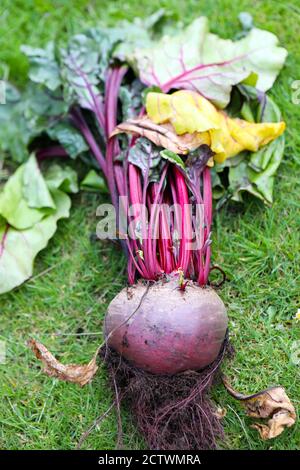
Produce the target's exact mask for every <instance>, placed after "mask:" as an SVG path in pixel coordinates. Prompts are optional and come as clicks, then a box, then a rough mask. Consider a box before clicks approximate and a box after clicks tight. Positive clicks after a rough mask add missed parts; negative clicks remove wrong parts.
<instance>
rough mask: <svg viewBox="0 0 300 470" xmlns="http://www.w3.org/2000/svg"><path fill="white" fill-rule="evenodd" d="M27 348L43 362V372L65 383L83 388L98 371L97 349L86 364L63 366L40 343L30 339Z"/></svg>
mask: <svg viewBox="0 0 300 470" xmlns="http://www.w3.org/2000/svg"><path fill="white" fill-rule="evenodd" d="M28 346H29V347H30V348H31V349H32V351H33V352H34V354H35V356H36V357H37V359H40V360H41V361H42V362H43V364H44V372H45V373H46V374H47V375H49V376H50V377H56V378H58V379H60V380H64V381H66V382H72V383H76V384H78V385H80V386H81V387H83V386H84V385H86V384H87V383H88V382H90V381H91V380H92V378H93V377H94V375H95V374H96V372H97V370H98V366H97V356H98V352H99V350H98V349H97V351H96V353H95V354H94V356H93V358H92V359H91V361H90V362H89V363H88V364H85V365H78V364H67V365H64V364H61V363H60V362H59V361H58V360H57V359H56V358H55V357H54V356H53V354H51V352H50V351H48V349H47V348H46V347H45V346H44V345H43V344H42V343H39V342H38V341H35V340H34V339H30V340H29V341H28Z"/></svg>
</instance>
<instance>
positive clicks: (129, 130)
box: [110, 116, 207, 155]
mask: <svg viewBox="0 0 300 470" xmlns="http://www.w3.org/2000/svg"><path fill="white" fill-rule="evenodd" d="M121 133H126V134H132V135H138V136H140V137H146V138H147V139H149V140H151V142H153V143H154V144H155V145H157V146H158V147H163V148H165V149H167V150H170V151H171V152H174V153H177V154H183V155H184V154H186V153H188V152H190V151H192V150H195V149H196V148H198V147H199V146H200V145H202V144H207V142H206V141H205V142H204V140H203V136H202V135H200V133H197V132H194V133H193V134H188V133H187V134H183V135H177V134H176V132H175V131H174V128H173V126H172V124H170V123H165V124H155V123H154V122H152V121H151V120H150V119H149V118H148V117H147V116H143V117H140V118H136V119H129V120H128V121H126V122H123V123H121V124H119V125H118V126H117V127H116V128H115V129H114V131H113V132H112V134H111V136H110V137H113V136H115V135H117V134H121Z"/></svg>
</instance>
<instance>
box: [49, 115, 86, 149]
mask: <svg viewBox="0 0 300 470" xmlns="http://www.w3.org/2000/svg"><path fill="white" fill-rule="evenodd" d="M47 134H48V135H49V137H50V138H51V139H53V140H57V141H58V142H59V143H60V144H61V145H62V146H63V147H64V149H65V150H66V152H67V153H68V155H69V156H70V157H71V158H76V157H77V156H78V155H80V154H81V153H83V152H85V151H87V150H88V146H87V144H86V141H85V140H84V138H83V136H82V134H81V133H80V132H79V131H78V130H77V129H75V128H74V127H73V126H71V125H70V124H69V123H68V122H65V121H60V122H59V123H57V124H56V125H54V126H53V127H51V128H50V129H48V131H47Z"/></svg>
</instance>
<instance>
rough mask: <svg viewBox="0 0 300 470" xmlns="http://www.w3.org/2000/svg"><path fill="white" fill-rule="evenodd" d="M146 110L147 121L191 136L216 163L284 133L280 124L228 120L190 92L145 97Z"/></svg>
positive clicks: (252, 148)
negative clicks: (207, 149)
mask: <svg viewBox="0 0 300 470" xmlns="http://www.w3.org/2000/svg"><path fill="white" fill-rule="evenodd" d="M146 110H147V114H148V117H149V118H150V119H151V121H153V122H154V123H156V124H162V123H169V124H171V125H172V126H173V128H174V130H175V132H176V134H178V135H183V134H194V133H195V135H196V136H197V139H196V140H198V141H199V145H201V143H204V142H205V143H206V144H207V145H209V146H210V147H211V149H212V151H213V152H214V153H215V156H214V159H215V160H216V161H217V162H218V163H221V162H223V161H224V160H226V158H230V157H234V156H235V155H237V154H238V153H240V152H241V151H242V150H250V151H252V152H255V151H257V150H258V149H259V147H261V146H262V145H266V144H268V143H269V142H271V141H272V140H274V139H276V138H277V137H279V136H280V135H281V134H282V133H283V132H284V130H285V123H284V122H279V123H252V122H247V121H244V120H242V119H237V118H230V117H229V116H227V115H226V113H225V112H224V111H219V110H217V108H215V106H214V105H213V104H212V103H210V102H209V101H208V100H207V99H206V98H204V97H203V96H201V95H199V94H198V93H196V92H193V91H186V90H181V91H177V92H175V93H173V94H171V95H167V94H164V93H154V92H151V93H148V95H147V99H146Z"/></svg>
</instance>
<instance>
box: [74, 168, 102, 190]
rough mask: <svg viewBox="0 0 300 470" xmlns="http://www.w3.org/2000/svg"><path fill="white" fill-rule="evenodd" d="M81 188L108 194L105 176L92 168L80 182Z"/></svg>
mask: <svg viewBox="0 0 300 470" xmlns="http://www.w3.org/2000/svg"><path fill="white" fill-rule="evenodd" d="M80 189H82V190H84V191H93V192H100V193H105V194H107V193H108V192H109V191H108V188H107V184H106V181H105V179H104V178H103V176H101V175H99V174H98V173H97V172H96V171H95V170H90V171H89V172H88V174H87V175H86V176H85V178H84V179H83V180H82V181H81V183H80Z"/></svg>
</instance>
